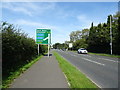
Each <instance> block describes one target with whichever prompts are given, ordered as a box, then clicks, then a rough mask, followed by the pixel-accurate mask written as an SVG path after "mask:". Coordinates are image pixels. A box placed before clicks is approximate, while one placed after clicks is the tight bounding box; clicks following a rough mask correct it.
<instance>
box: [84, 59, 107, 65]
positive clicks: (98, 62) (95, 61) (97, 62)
mask: <svg viewBox="0 0 120 90" xmlns="http://www.w3.org/2000/svg"><path fill="white" fill-rule="evenodd" d="M82 59H84V60H87V61H89V62H92V63H96V64H99V65H103V66H104V65H105V64H102V63H99V62H96V61H93V60H90V59H87V58H82Z"/></svg>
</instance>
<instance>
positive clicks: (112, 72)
mask: <svg viewBox="0 0 120 90" xmlns="http://www.w3.org/2000/svg"><path fill="white" fill-rule="evenodd" d="M56 51H57V52H58V53H59V54H60V55H61V56H62V57H64V58H65V59H66V60H68V61H69V62H70V63H71V64H73V65H74V66H76V67H77V68H78V69H79V70H80V71H81V72H82V73H84V74H85V75H86V76H87V77H88V78H89V79H91V80H92V81H93V82H94V83H95V84H97V85H98V86H99V87H100V88H118V59H117V58H111V57H107V56H99V55H89V54H77V52H71V51H61V50H56Z"/></svg>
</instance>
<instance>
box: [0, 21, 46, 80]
mask: <svg viewBox="0 0 120 90" xmlns="http://www.w3.org/2000/svg"><path fill="white" fill-rule="evenodd" d="M0 29H1V33H0V35H1V36H2V74H3V75H2V76H3V79H4V78H6V77H8V76H9V75H11V72H14V71H16V70H17V69H18V68H20V67H21V66H23V65H25V64H27V63H29V62H30V61H31V60H33V58H35V57H37V52H38V51H37V48H38V47H37V44H36V43H35V40H34V39H33V38H30V37H28V35H27V34H26V33H24V32H22V30H21V29H20V28H17V27H15V26H14V25H13V24H9V23H7V22H2V24H1V26H0ZM39 48H40V50H39V53H40V54H43V53H45V52H46V50H47V47H46V46H42V45H40V47H39Z"/></svg>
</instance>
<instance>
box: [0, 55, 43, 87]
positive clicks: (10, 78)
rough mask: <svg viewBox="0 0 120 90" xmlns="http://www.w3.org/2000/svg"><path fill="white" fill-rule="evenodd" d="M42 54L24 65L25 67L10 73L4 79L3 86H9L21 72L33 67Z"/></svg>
mask: <svg viewBox="0 0 120 90" xmlns="http://www.w3.org/2000/svg"><path fill="white" fill-rule="evenodd" d="M41 57H42V55H41V56H38V57H37V58H36V59H34V60H32V61H31V62H29V63H28V64H26V65H24V66H23V67H21V68H19V69H18V70H17V71H15V72H12V75H10V76H9V77H8V78H7V79H6V80H4V81H2V86H0V87H2V88H8V87H9V86H10V84H11V83H12V81H13V80H14V79H15V78H17V77H18V76H19V75H20V74H22V73H23V72H24V71H26V70H27V69H28V68H29V67H31V66H32V65H33V64H34V63H35V62H37V61H38V60H39V59H40V58H41Z"/></svg>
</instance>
